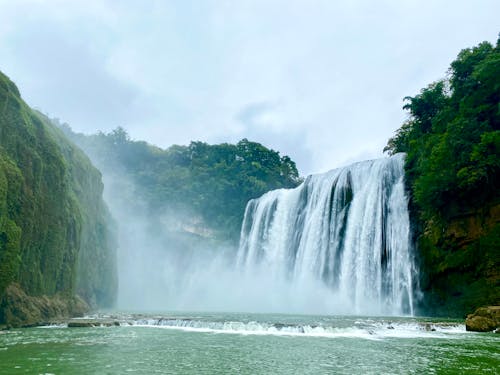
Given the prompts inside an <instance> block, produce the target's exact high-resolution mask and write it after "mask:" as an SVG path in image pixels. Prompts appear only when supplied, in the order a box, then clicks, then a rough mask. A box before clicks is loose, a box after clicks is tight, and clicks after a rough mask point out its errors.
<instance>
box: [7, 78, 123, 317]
mask: <svg viewBox="0 0 500 375" xmlns="http://www.w3.org/2000/svg"><path fill="white" fill-rule="evenodd" d="M102 190H103V185H102V182H101V175H100V173H99V172H98V171H97V170H96V169H95V168H94V167H93V166H92V164H91V163H90V161H89V159H88V158H87V157H86V156H85V155H84V154H83V152H82V151H81V150H79V149H78V148H77V147H76V146H74V145H73V144H72V143H71V142H70V141H68V140H67V139H66V137H65V136H64V134H63V133H62V132H61V131H60V130H59V129H57V128H56V127H54V126H53V125H51V123H50V121H48V119H47V118H45V117H44V116H43V115H41V114H40V113H38V112H36V111H33V110H32V109H30V108H29V107H28V105H27V104H26V103H25V102H24V101H23V100H22V99H21V96H20V94H19V91H18V89H17V87H16V86H15V84H14V83H13V82H11V81H10V80H9V79H8V78H7V77H6V76H5V75H3V74H2V73H0V324H11V325H19V324H30V323H34V322H36V321H40V320H43V319H49V318H51V317H54V316H57V315H69V314H73V313H77V312H82V311H83V310H84V309H85V308H86V306H85V303H84V302H83V301H82V300H80V299H79V298H77V297H76V294H78V295H79V296H80V297H81V298H83V300H84V301H85V302H86V303H87V304H89V305H91V306H110V305H112V304H113V301H114V299H115V294H116V287H117V281H116V271H115V269H116V265H115V245H114V241H113V237H112V234H111V232H110V229H109V227H108V223H109V222H110V216H109V214H108V211H107V209H106V207H105V205H104V203H103V200H102Z"/></svg>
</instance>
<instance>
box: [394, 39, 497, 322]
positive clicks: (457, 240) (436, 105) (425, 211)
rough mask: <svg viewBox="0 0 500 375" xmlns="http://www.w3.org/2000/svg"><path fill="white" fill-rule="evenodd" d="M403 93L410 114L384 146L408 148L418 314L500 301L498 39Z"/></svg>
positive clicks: (459, 312) (464, 309)
mask: <svg viewBox="0 0 500 375" xmlns="http://www.w3.org/2000/svg"><path fill="white" fill-rule="evenodd" d="M405 99H406V100H407V104H406V105H405V107H404V108H405V109H407V110H408V111H409V112H410V118H409V120H408V121H407V122H406V123H405V124H403V126H402V127H401V128H400V129H399V130H398V131H397V133H396V135H395V136H394V137H393V138H392V139H391V140H389V143H388V146H387V148H386V150H388V151H389V152H391V153H395V152H406V153H407V154H408V156H407V161H406V171H407V177H408V178H407V180H408V185H409V190H410V193H411V198H412V199H411V203H412V219H413V223H414V227H415V234H416V244H417V249H418V253H419V257H420V262H421V268H420V270H421V275H422V277H421V287H422V289H423V291H424V300H423V304H422V312H424V313H427V314H439V315H464V314H465V313H467V312H472V311H473V310H474V309H475V308H476V307H478V306H481V305H489V304H500V39H499V41H497V44H496V46H492V45H491V44H490V43H488V42H483V43H481V44H479V45H478V46H476V47H474V48H468V49H464V50H463V51H462V52H460V54H459V55H458V57H457V59H456V60H455V61H453V62H452V63H451V66H450V69H449V78H447V79H443V80H440V81H438V82H434V83H432V84H431V85H429V86H428V87H426V88H424V89H423V90H422V91H421V92H420V94H418V95H416V96H415V97H407V98H405Z"/></svg>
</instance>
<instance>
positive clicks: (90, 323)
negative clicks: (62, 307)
mask: <svg viewBox="0 0 500 375" xmlns="http://www.w3.org/2000/svg"><path fill="white" fill-rule="evenodd" d="M112 326H120V322H119V321H116V320H107V319H73V320H70V321H69V322H68V328H92V327H112Z"/></svg>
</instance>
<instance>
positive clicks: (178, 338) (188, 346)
mask: <svg viewBox="0 0 500 375" xmlns="http://www.w3.org/2000/svg"><path fill="white" fill-rule="evenodd" d="M161 318H163V319H161ZM112 319H118V320H119V321H120V323H121V326H116V327H115V326H113V327H97V328H67V327H65V326H58V327H50V328H47V327H38V328H27V329H15V330H10V331H4V332H2V333H0V373H2V374H25V373H27V374H126V373H136V374H238V373H240V374H433V373H434V374H460V373H464V374H469V373H491V374H498V373H500V335H498V334H493V333H491V334H480V333H469V332H466V331H465V327H464V326H463V325H461V324H460V323H458V322H446V323H445V324H442V323H437V322H432V321H430V320H423V319H408V318H407V319H403V318H397V319H394V318H366V317H365V318H363V317H320V316H290V315H262V314H261V315H248V314H182V316H181V315H178V314H177V315H173V314H164V315H162V316H155V317H154V316H142V317H137V316H126V315H120V316H118V317H116V316H115V317H112ZM424 322H427V324H425V323H424ZM429 322H430V323H429Z"/></svg>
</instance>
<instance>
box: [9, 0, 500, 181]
mask: <svg viewBox="0 0 500 375" xmlns="http://www.w3.org/2000/svg"><path fill="white" fill-rule="evenodd" d="M499 13H500V3H498V2H497V1H493V0H491V1H490V0H483V1H479V2H470V1H465V0H463V1H455V2H453V3H452V4H450V3H448V2H446V1H442V0H438V1H433V2H421V1H413V0H412V1H404V2H401V1H398V2H396V1H389V0H385V1H381V2H376V3H374V2H371V1H368V0H366V1H362V0H356V1H347V0H346V1H335V2H332V1H321V0H318V1H314V2H306V1H281V0H276V1H273V2H268V1H245V0H242V1H238V2H226V1H215V0H214V1H209V0H207V1H196V2H190V1H144V2H135V1H123V2H119V3H117V2H114V1H97V0H90V1H71V2H67V1H59V0H55V1H41V0H19V1H16V2H8V1H2V0H0V64H1V65H0V69H2V70H3V71H4V72H5V73H7V74H8V75H9V76H10V77H11V78H12V79H13V80H14V81H15V82H16V83H18V85H19V86H20V89H21V92H22V94H23V96H24V97H25V98H26V100H27V101H28V103H29V104H31V105H33V106H36V107H38V108H40V109H42V110H43V111H45V112H48V113H49V114H51V115H53V116H57V117H59V118H61V120H63V121H66V122H68V123H70V124H71V125H72V126H73V127H74V128H75V129H76V130H78V131H85V132H94V131H96V130H99V129H101V130H110V129H112V128H115V127H116V126H119V125H121V126H124V127H125V128H126V129H127V130H128V131H129V132H130V134H131V135H132V137H133V138H136V139H144V140H147V141H149V142H151V143H154V144H157V145H159V146H162V147H167V146H169V145H170V144H173V143H183V144H185V143H188V142H189V141H190V140H202V141H206V142H235V141H238V140H239V139H241V138H244V137H246V138H248V139H253V140H256V141H259V142H262V143H264V144H265V145H266V146H268V147H271V148H273V149H277V150H279V151H281V153H282V154H288V155H290V156H291V157H292V158H293V159H294V160H296V161H297V164H298V167H299V169H300V170H301V172H302V173H312V172H320V171H324V170H327V169H331V168H334V167H336V166H339V165H342V164H345V163H347V162H351V161H356V160H358V158H362V157H363V158H365V157H368V158H372V157H378V156H381V153H382V149H383V147H384V145H385V142H386V141H387V139H388V138H389V137H390V136H392V134H393V132H394V131H395V130H396V129H397V128H398V127H399V126H400V124H401V123H402V121H403V120H404V118H405V116H406V115H405V113H404V112H403V111H402V110H401V106H402V98H403V97H404V96H406V95H414V94H416V93H418V91H419V90H420V88H422V87H424V86H426V85H427V84H429V83H430V82H432V81H434V80H436V79H439V78H441V77H443V76H444V75H445V73H446V69H447V67H448V66H449V63H450V62H451V61H452V60H453V59H454V58H455V57H456V55H457V54H458V52H459V51H460V49H462V48H465V47H468V46H473V45H475V44H477V43H479V42H480V41H482V40H490V41H495V39H496V37H497V34H498V31H499V30H498V22H497V20H496V18H497V17H496V15H498V14H499Z"/></svg>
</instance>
